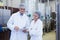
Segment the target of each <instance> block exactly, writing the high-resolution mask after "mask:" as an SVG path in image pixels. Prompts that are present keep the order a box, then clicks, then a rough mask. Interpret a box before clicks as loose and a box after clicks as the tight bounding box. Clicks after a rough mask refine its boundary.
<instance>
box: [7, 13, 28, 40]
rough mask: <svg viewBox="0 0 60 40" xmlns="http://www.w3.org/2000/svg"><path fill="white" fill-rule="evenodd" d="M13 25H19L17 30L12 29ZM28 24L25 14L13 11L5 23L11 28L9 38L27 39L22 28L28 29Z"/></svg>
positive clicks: (16, 39)
mask: <svg viewBox="0 0 60 40" xmlns="http://www.w3.org/2000/svg"><path fill="white" fill-rule="evenodd" d="M15 26H18V27H19V31H18V32H17V31H15V30H14V27H15ZM28 26H29V19H28V17H27V16H26V15H25V14H24V15H23V16H21V15H20V12H17V13H14V14H13V15H12V16H11V17H10V19H9V21H8V23H7V27H8V28H9V29H10V30H11V37H10V40H27V35H28V33H24V32H23V31H22V30H23V29H28Z"/></svg>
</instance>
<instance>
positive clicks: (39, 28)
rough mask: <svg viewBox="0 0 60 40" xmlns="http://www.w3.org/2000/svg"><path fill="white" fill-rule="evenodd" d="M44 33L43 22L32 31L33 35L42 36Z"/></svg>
mask: <svg viewBox="0 0 60 40" xmlns="http://www.w3.org/2000/svg"><path fill="white" fill-rule="evenodd" d="M42 34H43V23H42V22H41V23H40V24H38V28H37V29H36V30H34V31H33V32H32V35H36V36H39V35H40V36H42Z"/></svg>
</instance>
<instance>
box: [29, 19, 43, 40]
mask: <svg viewBox="0 0 60 40" xmlns="http://www.w3.org/2000/svg"><path fill="white" fill-rule="evenodd" d="M29 34H30V36H31V39H30V40H42V35H43V23H42V21H41V20H40V19H38V20H37V21H36V22H34V20H33V21H32V22H31V25H30V28H29Z"/></svg>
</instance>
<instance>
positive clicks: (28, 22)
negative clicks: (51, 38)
mask: <svg viewBox="0 0 60 40" xmlns="http://www.w3.org/2000/svg"><path fill="white" fill-rule="evenodd" d="M29 26H30V20H29V19H27V22H26V29H27V31H28V29H29Z"/></svg>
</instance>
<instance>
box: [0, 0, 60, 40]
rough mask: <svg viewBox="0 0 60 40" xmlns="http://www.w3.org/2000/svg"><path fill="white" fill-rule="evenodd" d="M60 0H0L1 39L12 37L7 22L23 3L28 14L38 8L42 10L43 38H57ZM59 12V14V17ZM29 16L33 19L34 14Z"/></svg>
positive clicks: (50, 39)
mask: <svg viewBox="0 0 60 40" xmlns="http://www.w3.org/2000/svg"><path fill="white" fill-rule="evenodd" d="M59 2H60V1H59V0H0V40H9V39H10V33H11V31H10V30H9V29H8V28H7V22H8V20H9V18H10V16H11V15H12V14H13V13H16V12H18V11H19V4H21V3H24V4H25V5H26V13H27V16H29V15H33V12H34V11H36V10H39V11H40V12H41V20H42V22H43V40H56V35H58V33H57V34H56V29H57V27H56V26H57V25H58V23H59V20H56V19H59V15H60V14H59V10H60V9H59V8H60V6H58V4H59ZM57 9H58V10H57ZM57 14H59V15H58V17H57ZM29 18H30V20H31V19H32V16H30V17H29ZM57 22H58V23H57ZM59 26H60V25H59ZM28 39H29V38H28ZM57 39H58V38H57Z"/></svg>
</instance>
